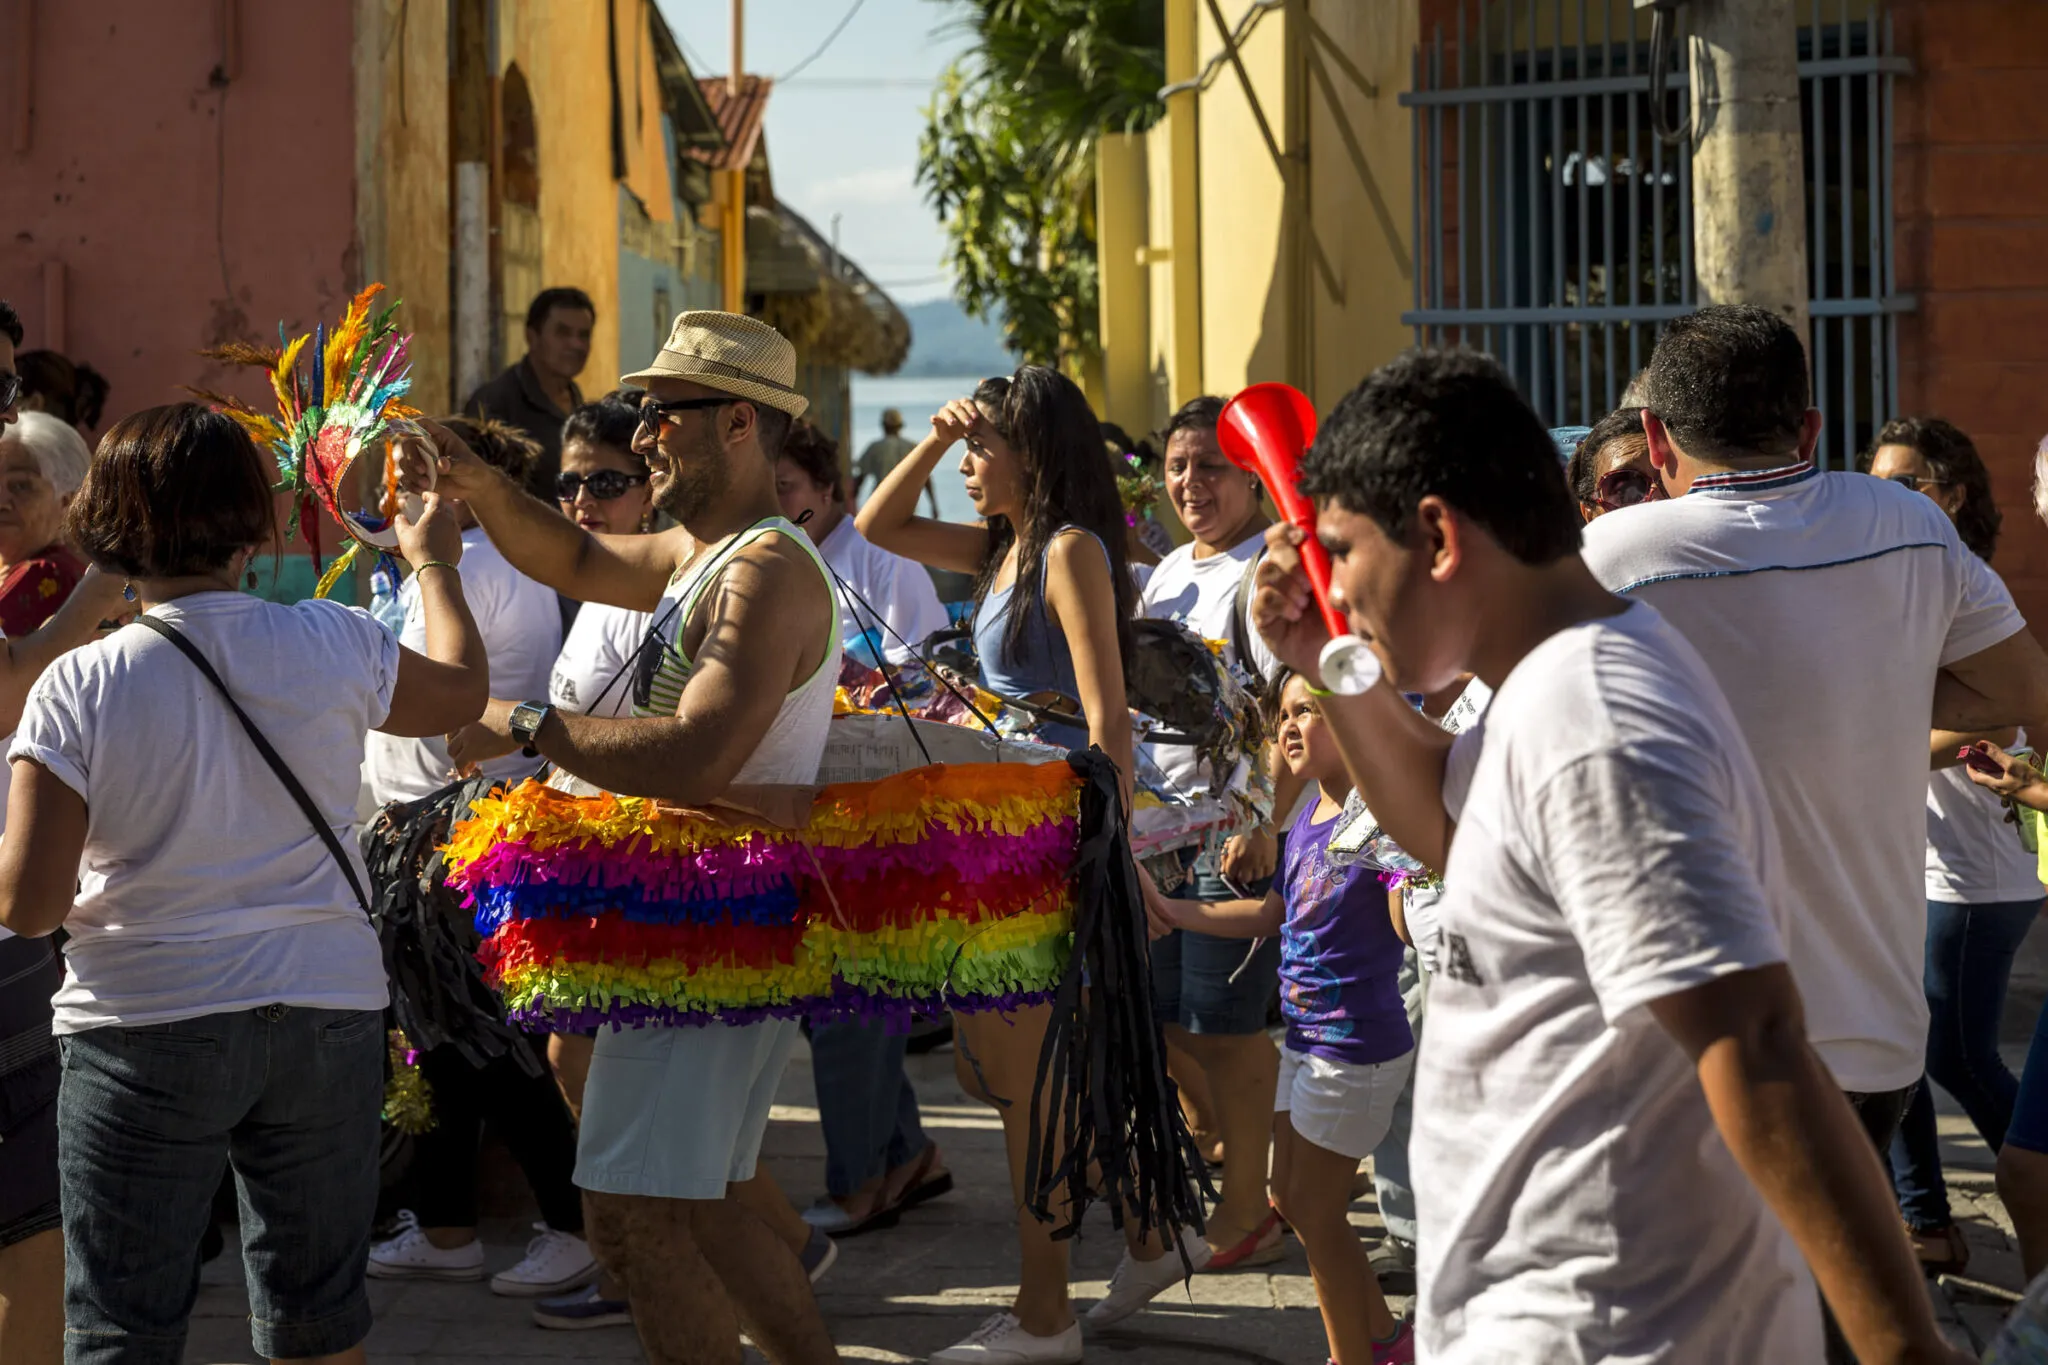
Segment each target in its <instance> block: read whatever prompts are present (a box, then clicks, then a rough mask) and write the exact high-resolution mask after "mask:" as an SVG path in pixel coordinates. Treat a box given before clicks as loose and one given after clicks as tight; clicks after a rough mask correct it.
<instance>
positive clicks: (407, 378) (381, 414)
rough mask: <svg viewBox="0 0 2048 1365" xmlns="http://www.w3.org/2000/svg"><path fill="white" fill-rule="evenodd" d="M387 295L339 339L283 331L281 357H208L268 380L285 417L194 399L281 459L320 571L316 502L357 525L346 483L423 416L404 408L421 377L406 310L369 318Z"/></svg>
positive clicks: (342, 327) (258, 350) (251, 346)
mask: <svg viewBox="0 0 2048 1365" xmlns="http://www.w3.org/2000/svg"><path fill="white" fill-rule="evenodd" d="M383 289H384V286H383V285H381V284H373V285H371V286H370V287H369V288H367V289H365V290H363V292H362V293H360V294H358V295H356V296H355V298H353V299H351V300H350V301H349V305H348V308H347V310H346V311H345V312H344V313H343V314H342V316H341V321H340V322H338V323H336V324H335V325H334V327H333V328H332V329H331V330H330V329H329V328H328V327H327V325H326V324H325V323H320V324H317V325H316V326H315V327H314V328H313V330H312V331H311V332H310V333H306V334H304V335H301V336H296V337H291V338H289V339H287V338H286V336H285V335H284V327H283V325H282V324H279V326H278V338H277V339H278V344H277V346H276V347H275V348H274V349H273V348H271V347H267V346H261V345H257V344H255V343H251V342H241V341H236V342H229V343H227V344H226V345H222V346H217V347H214V348H213V349H211V350H208V351H205V352H203V354H204V355H206V356H207V357H208V358H210V359H213V360H218V361H221V362H223V363H225V364H230V365H247V366H251V367H254V368H258V369H262V370H265V371H267V372H268V374H269V378H270V388H271V392H272V393H274V394H275V395H276V397H277V415H276V416H274V417H273V416H271V415H269V414H267V413H261V412H258V411H257V410H256V409H254V408H252V407H250V406H249V405H248V404H247V403H244V402H242V401H241V400H240V399H238V398H230V397H227V396H225V395H223V394H219V393H213V392H210V391H208V390H205V389H192V390H191V392H192V393H194V394H196V395H198V397H200V398H202V399H204V400H205V401H206V402H208V403H210V404H212V405H213V406H214V407H216V408H218V409H219V410H220V411H221V412H223V413H225V414H227V416H229V417H231V418H233V419H234V420H235V421H236V422H238V423H240V424H241V426H242V428H243V429H244V430H245V431H247V432H248V433H249V435H250V437H251V438H252V439H253V440H256V441H258V442H260V443H261V444H263V445H266V446H268V447H269V448H270V450H271V452H272V454H274V455H275V456H276V457H277V472H278V482H277V489H278V491H279V492H282V493H290V494H291V495H292V511H291V525H290V527H289V528H288V530H287V532H286V534H287V535H291V534H296V533H297V531H298V529H299V527H300V526H301V525H303V526H305V528H306V536H307V541H308V543H309V545H310V546H311V547H312V551H313V562H314V565H315V567H318V566H319V562H320V545H319V540H318V533H317V529H316V528H317V521H316V520H315V518H314V517H313V516H312V511H313V504H314V503H315V502H317V503H318V504H319V506H320V507H322V508H324V509H326V511H327V514H328V515H329V516H331V517H333V518H334V519H335V520H336V521H338V522H340V523H341V524H342V525H343V526H344V527H346V526H348V525H349V522H348V521H347V520H346V519H344V518H343V516H342V507H341V483H342V478H343V476H344V475H345V474H346V473H347V471H348V468H349V466H350V465H352V464H353V463H354V462H355V459H356V457H357V456H358V455H360V454H361V453H362V452H363V451H364V450H365V449H366V448H368V447H371V446H374V445H375V444H376V442H377V441H378V440H379V439H380V438H382V437H383V436H384V435H385V434H386V432H387V430H388V429H389V427H390V424H391V423H392V422H393V421H402V420H406V419H409V418H413V417H417V416H419V412H418V411H417V410H416V409H414V408H411V407H408V406H406V405H405V404H404V403H403V402H401V401H400V400H401V399H402V398H404V396H405V394H406V392H407V390H409V389H410V388H411V387H412V372H411V369H410V368H409V367H408V365H407V363H406V362H407V358H408V352H409V351H410V349H411V345H412V336H411V334H410V333H403V332H400V331H399V330H398V324H397V323H396V322H394V321H393V320H392V318H393V315H394V314H395V313H396V312H397V311H398V304H397V303H396V302H395V301H394V302H392V303H390V304H388V305H386V306H385V307H384V308H383V309H381V310H379V311H378V312H376V313H374V314H373V313H372V312H371V311H370V303H371V301H372V300H373V299H374V298H376V296H377V295H378V294H379V293H381V292H382V291H383ZM354 549H355V542H353V541H352V542H351V543H350V545H349V547H348V550H347V551H345V552H344V555H343V556H342V558H340V559H338V560H336V562H335V563H334V564H333V565H332V566H330V567H329V568H328V570H327V572H326V573H325V574H324V575H322V577H321V580H320V587H319V589H318V592H319V595H321V596H323V597H324V596H326V594H327V591H328V590H329V589H330V588H332V587H333V585H334V582H335V580H336V579H338V578H339V577H340V576H341V570H342V569H344V568H345V567H347V564H348V562H349V561H350V560H351V559H352V558H353V551H354Z"/></svg>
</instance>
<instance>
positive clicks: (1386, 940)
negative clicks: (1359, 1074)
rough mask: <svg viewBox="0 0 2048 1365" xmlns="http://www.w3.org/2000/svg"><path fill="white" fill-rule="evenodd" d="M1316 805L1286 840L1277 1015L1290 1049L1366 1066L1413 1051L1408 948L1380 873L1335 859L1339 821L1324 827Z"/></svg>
mask: <svg viewBox="0 0 2048 1365" xmlns="http://www.w3.org/2000/svg"><path fill="white" fill-rule="evenodd" d="M1317 804H1319V803H1316V802H1311V803H1310V804H1309V805H1308V806H1307V807H1306V808H1305V809H1303V811H1302V812H1301V814H1300V816H1298V817H1297V818H1296V819H1295V822H1294V828H1293V830H1292V831H1291V832H1289V834H1288V836H1287V851H1286V859H1285V865H1284V866H1283V867H1282V869H1281V873H1282V880H1281V894H1283V895H1284V896H1285V897H1286V898H1287V919H1286V921H1285V923H1283V924H1282V926H1281V928H1280V1009H1281V1012H1282V1013H1283V1014H1285V1015H1286V1016H1287V1046H1289V1047H1291V1048H1293V1049H1294V1050H1295V1051H1296V1052H1307V1053H1311V1054H1313V1055H1315V1056H1318V1057H1327V1058H1329V1059H1330V1060H1331V1061H1335V1062H1350V1063H1352V1064H1354V1065H1359V1066H1369V1065H1371V1064H1373V1063H1375V1062H1385V1061H1391V1060H1393V1059H1394V1058H1396V1057H1399V1056H1400V1055H1401V1054H1402V1053H1404V1052H1407V1051H1409V1050H1410V1049H1411V1048H1413V1047H1414V1046H1415V1035H1414V1034H1413V1033H1411V1032H1410V1031H1409V1029H1408V1012H1407V1010H1405V1009H1403V1008H1402V1005H1401V988H1400V983H1399V981H1398V979H1397V974H1398V973H1399V972H1400V970H1401V953H1402V944H1401V938H1400V935H1398V934H1396V933H1395V932H1394V924H1393V921H1392V920H1391V919H1390V918H1389V917H1388V915H1387V891H1386V888H1385V887H1383V886H1381V885H1380V881H1379V878H1378V877H1377V876H1376V875H1374V869H1373V868H1372V867H1370V866H1365V865H1353V866H1349V867H1346V866H1340V865H1339V864H1336V863H1333V862H1331V861H1330V858H1329V845H1330V835H1331V833H1332V831H1334V830H1335V829H1336V826H1337V822H1338V820H1340V819H1341V818H1342V813H1341V812H1340V813H1339V814H1336V815H1332V816H1331V817H1330V818H1329V819H1327V820H1324V821H1323V822H1322V823H1320V824H1318V823H1316V821H1315V818H1314V817H1315V813H1316V806H1317Z"/></svg>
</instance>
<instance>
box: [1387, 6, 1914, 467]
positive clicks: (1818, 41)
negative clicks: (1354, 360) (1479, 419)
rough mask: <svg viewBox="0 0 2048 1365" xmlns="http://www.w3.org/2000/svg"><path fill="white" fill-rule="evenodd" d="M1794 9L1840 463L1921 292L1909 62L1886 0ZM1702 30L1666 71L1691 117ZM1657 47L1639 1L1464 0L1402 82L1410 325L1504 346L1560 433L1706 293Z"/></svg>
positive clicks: (1881, 402) (1820, 348)
mask: <svg viewBox="0 0 2048 1365" xmlns="http://www.w3.org/2000/svg"><path fill="white" fill-rule="evenodd" d="M1800 4H1801V8H1802V10H1803V11H1804V12H1803V13H1802V16H1801V17H1802V19H1804V20H1805V22H1804V23H1803V24H1802V26H1801V27H1800V29H1799V37H1798V41H1799V84H1800V98H1801V101H1802V123H1803V127H1804V133H1805V136H1804V138H1803V144H1804V155H1805V165H1806V185H1807V206H1806V207H1807V233H1808V238H1807V247H1808V263H1809V272H1810V279H1811V282H1812V287H1811V303H1810V311H1811V316H1812V332H1811V345H1810V347H1809V350H1810V355H1811V358H1812V362H1813V385H1814V393H1815V395H1816V398H1815V401H1816V405H1817V406H1818V407H1820V409H1821V411H1822V413H1823V414H1824V416H1825V419H1826V425H1825V427H1824V428H1823V432H1822V438H1821V458H1822V460H1823V462H1824V463H1826V464H1827V465H1828V466H1829V467H1830V468H1837V469H1845V468H1851V467H1853V466H1854V463H1855V459H1856V455H1857V452H1858V451H1860V450H1862V449H1863V448H1864V447H1865V446H1866V445H1867V444H1868V442H1869V440H1870V438H1871V437H1872V436H1873V435H1874V434H1875V432H1876V430H1877V428H1878V426H1879V425H1881V424H1882V423H1883V422H1884V421H1885V420H1886V419H1887V418H1889V417H1891V416H1894V415H1895V407H1896V403H1897V400H1898V370H1899V362H1898V326H1897V315H1898V314H1899V313H1901V312H1909V311H1911V310H1912V309H1913V308H1914V306H1915V300H1914V299H1913V297H1912V296H1911V295H1907V294H1900V293H1898V292H1897V289H1896V283H1895V279H1896V277H1895V273H1894V260H1893V258H1894V251H1893V230H1892V139H1893V120H1892V83H1893V81H1894V80H1895V79H1896V78H1897V77H1898V76H1899V75H1901V74H1905V73H1909V72H1910V71H1911V69H1912V67H1911V64H1910V63H1909V62H1908V61H1907V60H1906V59H1905V58H1903V57H1900V56H1898V55H1896V53H1895V52H1894V51H1893V47H1892V32H1891V20H1890V16H1889V15H1888V14H1887V13H1886V12H1885V10H1884V7H1883V6H1882V4H1879V3H1875V2H1874V0H1800ZM1824 9H1825V11H1826V12H1825V13H1824V12H1823V11H1824ZM1679 13H1680V18H1681V24H1682V20H1683V14H1684V11H1683V10H1681V11H1680V12H1679ZM1689 38H1690V35H1689V33H1686V32H1685V31H1684V30H1683V28H1681V31H1680V41H1679V42H1677V43H1674V44H1673V47H1674V54H1673V56H1674V60H1673V62H1672V64H1671V66H1670V67H1669V69H1667V70H1666V71H1665V72H1664V73H1663V75H1662V84H1663V89H1664V90H1665V91H1666V98H1668V99H1671V100H1673V101H1674V102H1675V104H1676V106H1677V110H1678V112H1677V118H1678V120H1679V121H1681V122H1682V121H1683V120H1684V119H1685V118H1686V116H1687V115H1688V113H1689V110H1690V94H1689V90H1690V84H1691V82H1690V73H1689V70H1688V67H1687V63H1688V61H1689V52H1690V48H1691V44H1690V41H1689ZM1649 57H1650V43H1649V17H1648V15H1647V14H1644V15H1642V16H1641V17H1640V18H1638V15H1637V13H1636V11H1635V10H1634V8H1633V7H1632V5H1631V4H1630V0H1459V3H1458V8H1457V18H1456V21H1455V24H1454V25H1453V31H1452V33H1451V34H1449V35H1448V41H1447V35H1446V34H1445V32H1444V28H1443V26H1442V25H1441V24H1439V25H1436V26H1435V27H1434V29H1433V31H1432V33H1431V34H1430V37H1429V39H1428V41H1427V42H1426V43H1425V44H1423V45H1422V46H1421V47H1419V48H1418V49H1417V51H1416V54H1415V69H1414V80H1413V83H1412V88H1411V90H1410V91H1409V92H1407V93H1405V94H1403V95H1402V96H1401V103H1402V104H1404V105H1407V106H1408V107H1409V108H1410V109H1412V110H1413V138H1414V143H1413V150H1414V167H1415V169H1414V184H1413V189H1414V201H1415V202H1414V233H1415V237H1414V240H1415V243H1416V258H1417V260H1418V262H1419V263H1420V264H1419V268H1418V269H1417V271H1416V272H1415V293H1414V307H1413V308H1412V309H1411V310H1410V311H1408V312H1406V313H1403V314H1402V317H1401V320H1402V321H1403V322H1404V323H1406V324H1408V325H1409V326H1411V327H1413V328H1414V329H1415V340H1416V344H1418V345H1449V344H1456V345H1471V346H1477V347H1479V348H1481V349H1483V350H1486V351H1489V352H1491V353H1493V354H1494V355H1495V356H1497V357H1498V358H1499V359H1500V360H1501V362H1502V363H1503V364H1504V365H1506V367H1507V368H1508V371H1509V372H1510V373H1511V374H1512V375H1513V376H1514V377H1515V381H1516V383H1517V384H1519V385H1520V386H1521V388H1522V391H1523V392H1524V393H1525V394H1526V395H1527V396H1528V398H1529V399H1530V401H1531V402H1532V403H1533V404H1534V405H1535V407H1536V410H1537V411H1538V412H1539V413H1540V414H1541V415H1542V416H1543V418H1544V420H1545V421H1546V422H1547V423H1549V424H1550V425H1553V426H1563V425H1567V424H1572V423H1586V424H1590V423H1592V422H1594V421H1595V420H1597V419H1598V418H1599V417H1600V416H1601V415H1602V414H1603V413H1605V412H1607V411H1609V410H1610V409H1612V408H1613V407H1614V406H1615V405H1616V403H1617V401H1618V400H1619V398H1620V396H1621V392H1622V390H1623V389H1624V388H1625V387H1626V385H1627V383H1628V380H1629V378H1630V376H1632V375H1634V374H1635V373H1636V372H1637V371H1638V370H1640V369H1641V368H1642V366H1643V363H1644V362H1645V361H1646V360H1647V359H1648V358H1649V353H1650V350H1651V348H1652V347H1654V346H1655V344H1656V338H1657V332H1658V329H1659V327H1660V325H1661V324H1662V323H1664V322H1668V321H1669V320H1671V319H1672V318H1675V317H1680V316H1683V315H1684V314H1686V313H1689V312H1691V311H1693V310H1694V309H1695V308H1696V307H1698V306H1699V304H1698V297H1697V290H1696V284H1695V281H1694V278H1693V262H1692V165H1691V160H1692V158H1691V149H1690V145H1689V144H1680V145H1679V146H1676V147H1667V146H1665V145H1664V144H1663V143H1662V142H1661V141H1660V140H1659V139H1658V137H1657V136H1656V134H1655V132H1654V131H1653V130H1652V122H1651V111H1650V104H1649Z"/></svg>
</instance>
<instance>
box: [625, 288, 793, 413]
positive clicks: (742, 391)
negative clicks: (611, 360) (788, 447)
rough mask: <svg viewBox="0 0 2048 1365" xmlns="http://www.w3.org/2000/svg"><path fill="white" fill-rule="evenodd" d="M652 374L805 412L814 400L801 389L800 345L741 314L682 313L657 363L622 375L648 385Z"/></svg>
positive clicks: (628, 381) (627, 381) (627, 382)
mask: <svg viewBox="0 0 2048 1365" xmlns="http://www.w3.org/2000/svg"><path fill="white" fill-rule="evenodd" d="M650 379H688V380H690V381H691V382H693V383H697V384H702V385H704V386H705V387H706V388H712V389H719V390H721V391H723V392H725V393H730V394H733V395H735V396H737V397H740V398H746V399H750V400H752V401H754V402H756V403H766V404H767V405H768V406H769V407H771V408H780V409H781V410H782V411H784V412H786V413H788V414H789V415H790V416H791V417H801V416H803V415H804V410H805V409H806V408H808V407H810V405H811V400H810V399H808V398H806V397H804V396H803V395H802V394H800V393H798V392H797V391H796V347H794V346H792V345H790V344H789V338H787V337H785V336H783V335H782V333H780V332H778V331H776V330H775V329H774V328H773V327H770V326H769V325H768V324H767V323H765V322H762V321H761V320H760V319H759V318H750V317H747V316H746V315H744V314H741V313H721V312H718V311H717V310H715V309H696V310H693V311H691V312H688V313H678V314H676V322H675V326H674V327H673V328H671V329H670V330H669V334H668V341H667V342H665V343H664V344H663V345H662V348H661V349H660V350H659V351H657V352H656V353H655V356H654V363H653V364H651V365H649V366H648V367H647V368H646V369H644V370H637V371H635V372H634V373H632V374H629V375H625V376H623V377H621V378H620V380H619V382H620V383H621V384H625V385H629V386H632V387H635V388H641V387H645V385H646V383H647V381H648V380H650Z"/></svg>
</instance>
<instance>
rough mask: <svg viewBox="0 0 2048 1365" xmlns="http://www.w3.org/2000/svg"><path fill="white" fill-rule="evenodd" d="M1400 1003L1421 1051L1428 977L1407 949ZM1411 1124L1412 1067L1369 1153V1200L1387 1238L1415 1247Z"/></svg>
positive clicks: (1413, 1096) (1412, 1099) (1413, 1090)
mask: <svg viewBox="0 0 2048 1365" xmlns="http://www.w3.org/2000/svg"><path fill="white" fill-rule="evenodd" d="M1398 980H1399V981H1400V983H1401V1003H1402V1004H1403V1005H1405V1006H1407V1009H1408V1027H1409V1029H1411V1030H1412V1031H1413V1032H1414V1034H1415V1048H1416V1052H1417V1054H1418V1055H1419V1054H1420V1053H1421V1050H1422V1015H1423V1002H1424V1000H1425V999H1427V998H1428V994H1429V978H1428V977H1426V976H1424V975H1423V974H1422V963H1421V961H1420V960H1419V959H1417V957H1416V956H1415V950H1414V949H1413V948H1410V949H1409V950H1408V951H1407V952H1405V953H1403V954H1401V974H1400V976H1399V978H1398ZM1414 1125H1415V1068H1414V1067H1410V1068H1409V1069H1408V1083H1407V1084H1406V1085H1404V1086H1402V1087H1401V1098H1400V1099H1398V1100H1396V1101H1394V1120H1393V1122H1392V1123H1390V1124H1388V1125H1387V1135H1386V1136H1385V1137H1383V1138H1381V1139H1380V1145H1379V1146H1377V1147H1375V1148H1373V1151H1372V1184H1373V1199H1374V1200H1375V1201H1376V1202H1377V1203H1378V1204H1379V1206H1380V1222H1382V1223H1384V1224H1385V1225H1386V1229H1387V1235H1388V1236H1389V1237H1394V1238H1398V1239H1399V1240H1401V1241H1403V1242H1406V1243H1407V1244H1408V1245H1409V1246H1414V1245H1415V1186H1414V1184H1413V1181H1412V1179H1411V1177H1410V1176H1409V1174H1408V1134H1409V1132H1410V1130H1411V1129H1412V1128H1413V1127H1414Z"/></svg>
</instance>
